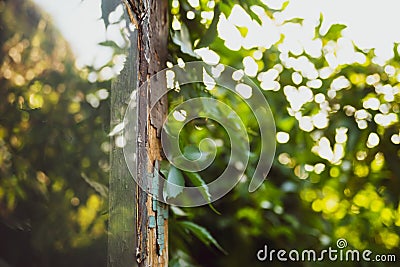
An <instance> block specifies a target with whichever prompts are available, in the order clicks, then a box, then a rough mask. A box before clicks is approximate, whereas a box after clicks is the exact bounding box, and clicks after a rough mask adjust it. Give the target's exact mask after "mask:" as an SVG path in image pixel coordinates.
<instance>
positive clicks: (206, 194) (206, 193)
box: [185, 172, 221, 215]
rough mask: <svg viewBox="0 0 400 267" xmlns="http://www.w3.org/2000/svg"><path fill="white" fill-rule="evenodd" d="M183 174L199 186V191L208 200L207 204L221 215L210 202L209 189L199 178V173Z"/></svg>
mask: <svg viewBox="0 0 400 267" xmlns="http://www.w3.org/2000/svg"><path fill="white" fill-rule="evenodd" d="M185 175H186V176H187V177H188V178H189V180H190V181H191V182H192V184H193V185H194V186H196V187H199V190H200V193H201V194H202V196H203V197H204V199H205V200H207V201H208V206H209V207H210V208H211V209H212V211H214V212H215V213H216V214H218V215H221V213H220V212H219V211H218V210H217V209H216V208H215V207H214V206H213V204H212V203H211V194H210V191H209V190H208V186H207V184H206V182H205V181H204V180H203V178H201V176H200V174H198V173H196V172H185Z"/></svg>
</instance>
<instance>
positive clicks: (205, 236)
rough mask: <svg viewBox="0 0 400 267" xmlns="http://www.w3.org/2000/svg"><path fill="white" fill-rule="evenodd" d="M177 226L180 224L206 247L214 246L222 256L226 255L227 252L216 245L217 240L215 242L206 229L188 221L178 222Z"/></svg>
mask: <svg viewBox="0 0 400 267" xmlns="http://www.w3.org/2000/svg"><path fill="white" fill-rule="evenodd" d="M179 224H181V225H182V227H183V228H185V229H186V230H187V231H189V232H191V233H192V234H193V235H195V236H196V237H197V238H198V239H199V240H200V241H201V242H203V244H205V245H206V246H208V247H210V245H214V246H215V247H216V248H217V249H219V250H220V251H222V252H223V253H224V254H227V252H226V251H225V250H224V249H223V248H222V247H221V246H220V244H218V242H217V240H215V238H214V237H213V236H212V235H211V234H210V232H209V231H208V230H207V229H206V228H204V227H202V226H200V225H198V224H196V223H193V222H189V221H183V222H179Z"/></svg>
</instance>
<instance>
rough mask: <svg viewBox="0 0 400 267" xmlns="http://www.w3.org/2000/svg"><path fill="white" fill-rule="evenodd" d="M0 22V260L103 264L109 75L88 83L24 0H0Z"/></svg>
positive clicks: (48, 25) (60, 41)
mask: <svg viewBox="0 0 400 267" xmlns="http://www.w3.org/2000/svg"><path fill="white" fill-rule="evenodd" d="M0 21H1V22H0V25H1V26H0V27H1V30H0V48H1V52H0V55H1V56H0V58H1V62H0V88H1V89H0V99H1V104H0V237H1V238H0V240H1V242H0V251H1V252H0V258H1V259H3V260H4V261H5V262H7V263H8V264H9V265H10V266H71V265H77V266H93V265H98V266H101V265H104V264H105V259H106V236H105V230H106V224H105V223H106V215H105V211H106V210H107V205H106V204H107V200H106V199H104V197H102V196H101V195H100V192H101V188H102V187H101V186H100V185H98V186H97V187H96V186H95V185H96V182H100V183H103V184H106V183H107V175H106V174H107V171H108V168H109V163H108V152H109V151H108V147H109V143H108V138H107V131H108V129H107V128H108V126H107V125H108V124H109V122H108V121H109V119H108V117H109V105H108V100H107V96H108V94H109V92H108V89H105V88H109V86H110V84H109V81H105V82H95V83H89V82H88V81H87V76H88V72H89V70H77V69H76V67H75V60H74V57H73V55H72V52H71V50H70V49H69V47H68V44H67V43H66V41H65V40H64V39H63V38H62V36H61V35H60V33H59V32H57V31H56V30H55V29H54V28H53V26H52V24H51V21H50V20H49V18H48V17H47V16H46V15H44V14H42V13H39V11H38V9H37V8H36V7H35V6H34V5H33V4H32V3H31V2H30V1H23V0H21V1H20V0H18V1H14V0H13V1H0ZM99 188H100V190H99ZM87 255H91V256H87Z"/></svg>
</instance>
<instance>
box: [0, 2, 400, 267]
mask: <svg viewBox="0 0 400 267" xmlns="http://www.w3.org/2000/svg"><path fill="white" fill-rule="evenodd" d="M287 5H288V2H286V3H284V4H283V5H282V7H281V9H273V8H269V7H268V6H267V5H266V4H265V3H264V2H263V1H258V0H252V1H241V0H219V1H204V0H199V1H186V0H180V1H177V0H170V7H171V8H170V11H171V14H170V22H171V31H170V33H171V34H170V42H169V47H168V49H169V52H170V58H169V60H170V62H171V64H182V63H184V62H188V61H192V60H199V59H201V58H202V57H201V55H204V53H205V54H208V55H211V57H212V58H213V59H214V61H215V58H216V59H217V60H216V61H217V63H223V64H225V65H228V66H232V67H235V68H237V69H239V70H242V71H243V73H244V74H247V75H248V76H249V77H250V78H251V79H252V80H253V81H254V82H255V83H256V84H257V85H259V86H260V88H261V89H262V90H263V93H264V95H265V97H266V98H267V100H268V102H269V105H270V107H271V109H272V112H273V114H274V117H275V122H276V126H277V136H276V137H271V139H272V138H274V139H276V141H277V151H276V156H275V161H274V164H273V167H272V170H271V172H270V173H269V175H268V179H267V180H266V181H265V182H264V184H263V185H262V186H261V188H260V189H258V190H257V191H256V192H254V193H251V194H250V193H249V192H248V191H247V188H248V182H249V180H250V178H251V176H252V172H253V171H254V166H255V164H256V163H257V161H258V153H259V152H258V151H259V147H260V143H259V142H260V140H259V138H258V135H259V130H258V125H257V123H256V121H255V120H254V116H253V115H252V114H251V112H250V109H249V108H248V107H247V106H246V105H245V104H244V103H243V101H241V100H240V98H238V97H237V96H235V95H232V94H229V93H227V92H225V91H223V90H221V88H216V89H213V90H209V89H207V88H206V86H204V85H203V84H201V83H199V84H195V85H187V86H185V87H182V88H180V90H176V92H173V93H172V94H171V95H170V110H172V109H173V108H174V107H175V106H177V105H179V104H180V103H182V102H183V101H184V100H187V99H190V98H193V97H197V96H205V97H213V98H218V99H220V100H223V101H224V102H225V103H227V104H230V105H232V106H233V107H234V108H235V110H236V111H237V112H238V114H239V116H240V117H241V118H242V120H243V123H244V125H245V126H246V128H247V130H248V134H249V137H250V146H251V148H252V152H253V153H252V154H251V155H250V164H249V166H248V167H247V169H246V176H247V177H248V178H249V179H247V180H243V182H241V183H240V184H239V185H238V186H237V187H236V188H235V189H234V190H233V191H232V192H231V193H229V194H228V195H227V196H225V197H224V198H223V199H221V200H219V201H217V202H216V203H213V206H212V207H209V206H205V207H200V208H191V209H189V208H178V207H171V213H172V216H171V217H170V222H169V227H170V230H169V231H170V237H169V248H170V265H171V266H196V265H197V266H265V265H268V264H269V265H271V266H396V264H395V263H394V264H393V263H386V264H385V263H377V262H370V263H366V262H353V263H351V262H349V263H344V262H319V263H310V262H295V263H288V262H278V261H274V262H272V263H268V262H259V261H258V260H257V257H256V253H257V251H258V250H260V249H262V248H263V247H264V245H268V247H269V248H271V249H286V250H291V249H298V250H303V249H315V250H317V251H320V250H322V249H326V248H327V247H329V246H331V247H333V248H335V247H336V240H337V239H339V238H345V239H346V240H347V241H348V244H349V247H350V248H355V249H370V250H371V251H373V252H374V253H375V254H377V253H382V254H396V256H397V258H400V253H399V252H398V247H399V242H400V237H399V235H400V231H399V226H400V206H399V196H400V192H399V191H400V180H399V177H400V167H399V162H400V161H399V158H400V152H399V151H400V150H399V143H400V136H399V135H400V127H399V108H400V106H399V105H400V104H399V100H400V93H399V88H400V85H399V81H400V70H399V67H400V66H399V60H400V56H399V49H398V45H395V46H394V48H393V58H392V59H390V60H388V61H387V62H380V61H379V60H378V58H377V57H376V55H375V53H374V50H373V49H370V50H362V49H360V48H358V47H356V46H355V45H354V44H353V43H352V42H351V41H349V40H347V39H346V38H342V35H341V31H342V30H344V29H345V26H344V25H340V24H336V25H332V26H331V27H330V28H329V29H328V30H327V31H326V32H323V31H322V30H321V25H322V23H323V17H322V16H321V18H320V21H317V22H316V23H315V25H312V27H311V33H312V34H311V35H310V34H309V32H310V31H308V30H307V29H308V28H306V26H307V27H310V25H305V24H306V23H305V21H304V20H303V19H298V18H294V19H290V20H287V21H285V20H283V21H282V20H280V19H279V18H280V17H279V16H280V14H281V13H282V12H283V11H284V9H285V8H286V7H287ZM255 6H258V7H259V8H257V7H255ZM114 7H115V6H113V7H107V6H105V7H104V8H103V10H108V9H112V8H114ZM107 12H110V10H108V11H107ZM0 14H1V16H0V20H1V23H0V27H1V31H0V47H1V52H0V54H1V62H0V64H1V65H0V85H1V89H0V99H1V104H0V237H1V241H0V264H1V260H3V261H5V262H7V263H8V264H9V265H10V266H70V265H75V266H94V265H96V266H102V265H105V263H106V235H105V233H106V231H105V229H106V210H107V206H106V202H107V200H106V199H105V197H104V196H105V194H106V188H105V187H104V186H102V184H106V183H107V175H106V174H107V170H108V167H109V166H108V153H109V151H108V150H109V143H108V138H107V133H108V132H109V129H108V126H107V125H108V116H109V115H108V114H109V108H110V107H109V105H108V93H109V91H108V89H107V88H109V87H110V86H109V81H96V82H93V83H89V82H87V80H88V75H89V73H95V72H97V71H99V70H96V69H94V68H91V67H88V68H86V69H83V70H77V69H76V68H75V66H74V60H73V57H72V53H71V51H70V50H69V48H68V45H67V44H66V42H65V41H64V40H63V39H62V38H61V37H60V35H59V33H58V32H57V31H55V30H54V29H53V28H52V27H51V24H49V20H48V18H47V17H46V16H44V15H39V14H38V13H37V11H36V9H35V8H34V6H33V5H32V4H31V3H30V2H29V1H23V0H18V1H15V0H14V1H0ZM237 14H239V15H240V16H239V17H241V18H242V19H243V21H246V22H245V23H243V22H242V20H237ZM230 16H232V17H231V19H229V18H230ZM234 16H236V17H234ZM106 17H107V16H106V15H104V14H103V18H106ZM235 19H236V20H235ZM221 25H225V28H227V29H229V30H230V32H229V34H226V33H224V31H223V30H222V28H223V27H222V26H221ZM271 25H275V26H277V28H278V29H280V30H282V31H281V32H280V31H279V30H278V31H277V30H276V29H277V28H276V27H275V28H274V27H272V26H271ZM285 27H288V28H289V29H291V31H292V32H293V31H294V32H296V31H300V32H304V35H307V36H308V37H309V40H307V42H308V43H304V42H303V43H302V42H301V41H299V40H297V39H293V37H292V36H290V30H289V31H285V30H284V29H285ZM382 30H383V29H382ZM264 35H265V36H267V37H268V38H266V37H265V36H264ZM227 36H228V37H229V36H230V37H232V38H233V37H235V38H236V39H235V38H233V39H234V41H232V40H229V38H228V37H227ZM254 36H256V37H254ZM305 39H307V38H305ZM302 41H304V40H302ZM103 45H106V46H110V47H115V48H116V50H118V51H116V53H120V52H121V51H120V49H121V48H119V47H117V45H115V43H113V42H111V41H108V42H104V43H103ZM204 51H205V52H204ZM210 51H211V52H210ZM203 59H207V58H205V57H203ZM214 63H215V62H214ZM108 64H111V63H108ZM205 137H210V138H213V139H215V140H218V143H219V144H222V145H221V146H219V147H218V149H217V157H216V160H215V162H214V163H213V164H212V166H210V167H209V168H207V169H206V170H204V171H202V172H200V173H198V174H190V173H185V172H182V174H183V176H184V178H187V179H186V181H185V182H187V183H188V184H190V183H192V184H195V183H198V184H202V183H203V180H204V181H206V182H209V181H211V180H212V179H214V178H215V177H217V176H218V175H219V174H220V173H221V172H222V171H223V170H224V168H225V167H226V164H227V161H228V157H229V152H230V145H229V142H230V140H229V138H228V136H227V135H226V132H225V130H224V129H223V128H222V127H221V126H220V125H219V124H217V123H215V122H213V121H211V120H206V119H205V120H194V121H192V122H190V123H189V124H187V126H186V127H185V128H184V130H183V131H182V133H181V135H180V138H181V139H180V144H181V146H182V149H183V151H185V153H186V155H187V156H188V157H190V156H191V155H194V157H195V155H196V152H197V150H196V148H197V146H198V144H199V142H200V140H202V139H203V138H205ZM174 172H179V170H176V169H175V170H174ZM179 175H180V174H179ZM193 175H195V177H194V176H193ZM167 176H168V175H166V177H167ZM172 178H173V177H171V179H172ZM205 192H206V191H205Z"/></svg>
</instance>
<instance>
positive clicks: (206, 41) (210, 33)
mask: <svg viewBox="0 0 400 267" xmlns="http://www.w3.org/2000/svg"><path fill="white" fill-rule="evenodd" d="M220 15H221V9H220V8H219V5H216V6H215V8H214V17H213V20H212V21H211V24H210V27H208V29H207V31H206V33H205V34H204V36H203V37H202V38H201V40H200V42H199V43H198V44H197V46H196V48H201V47H205V46H208V45H210V44H211V43H212V42H213V41H214V40H215V37H217V25H218V21H219V17H220Z"/></svg>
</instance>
